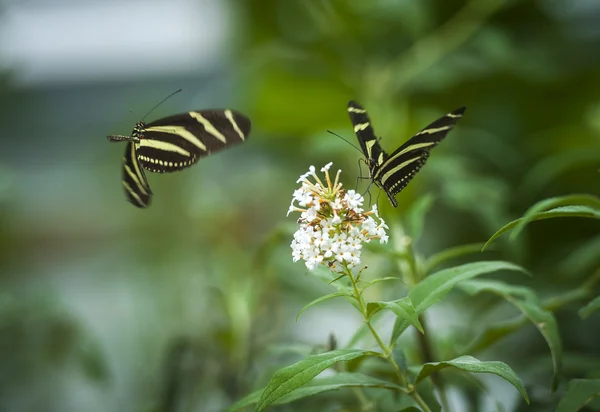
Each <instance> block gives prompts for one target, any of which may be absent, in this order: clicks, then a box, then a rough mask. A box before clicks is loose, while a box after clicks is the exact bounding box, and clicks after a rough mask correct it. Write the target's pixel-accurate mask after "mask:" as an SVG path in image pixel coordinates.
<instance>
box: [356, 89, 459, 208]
mask: <svg viewBox="0 0 600 412" xmlns="http://www.w3.org/2000/svg"><path fill="white" fill-rule="evenodd" d="M465 110H466V107H464V106H463V107H461V108H459V109H456V110H454V111H452V112H450V113H448V114H447V115H445V116H444V117H441V118H439V119H438V120H436V121H435V122H433V123H431V124H430V125H429V126H427V127H426V128H424V129H423V130H421V131H420V132H419V133H417V134H415V135H414V136H413V137H411V138H410V139H408V140H407V141H406V142H405V143H404V144H402V146H400V147H399V148H398V149H396V150H395V151H394V152H393V153H392V154H388V153H386V152H385V150H383V148H382V147H381V146H380V145H379V142H378V141H377V137H376V136H375V132H374V131H373V127H372V126H371V120H370V119H369V116H368V115H367V111H366V110H365V109H364V108H363V107H362V106H361V105H360V104H358V103H357V102H355V101H352V100H351V101H350V102H349V103H348V114H349V115H350V121H352V125H353V126H354V133H356V137H357V138H358V142H359V143H360V147H361V149H362V151H363V153H364V155H365V157H366V163H367V166H368V168H369V176H370V178H371V181H372V182H373V183H374V184H375V185H377V186H378V187H380V188H381V189H383V191H384V192H385V194H386V195H387V197H388V198H389V199H390V202H391V203H392V206H394V207H397V206H398V202H397V201H396V198H395V196H396V194H398V193H399V192H400V191H401V190H402V189H404V188H405V187H406V185H407V184H408V182H410V181H411V179H412V178H413V177H414V176H415V174H416V173H417V172H418V171H419V169H421V167H423V165H424V164H425V162H426V161H427V158H428V157H429V152H430V150H431V149H433V148H434V147H435V146H437V144H438V143H439V142H440V141H441V140H442V139H443V138H444V137H446V135H447V134H448V132H449V131H450V130H452V128H453V127H454V126H455V125H456V123H457V122H458V120H460V118H461V117H462V115H463V113H464V112H465Z"/></svg>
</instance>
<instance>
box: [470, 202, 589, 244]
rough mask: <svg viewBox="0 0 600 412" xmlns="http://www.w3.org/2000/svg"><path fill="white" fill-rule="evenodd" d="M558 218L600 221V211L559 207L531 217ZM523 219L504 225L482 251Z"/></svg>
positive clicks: (587, 208)
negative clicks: (586, 218) (585, 218)
mask: <svg viewBox="0 0 600 412" xmlns="http://www.w3.org/2000/svg"><path fill="white" fill-rule="evenodd" d="M556 217H589V218H592V219H600V209H599V210H596V209H592V208H590V207H587V206H562V207H557V208H556V209H552V210H548V211H545V212H540V213H537V214H535V215H534V216H532V217H531V219H530V220H531V221H534V220H543V219H552V218H556ZM520 221H521V218H519V219H517V220H513V221H512V222H510V223H508V224H506V225H504V226H503V227H502V228H500V229H499V230H498V231H497V232H496V233H494V234H493V235H492V237H491V238H490V239H489V240H488V241H487V242H486V243H485V245H484V246H483V249H482V250H485V248H486V247H488V246H489V245H490V244H491V243H492V242H493V241H494V240H496V239H497V238H498V237H500V235H502V234H503V233H504V232H507V231H509V230H510V229H512V228H513V227H515V226H516V225H518V224H519V222H520Z"/></svg>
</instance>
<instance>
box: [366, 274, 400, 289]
mask: <svg viewBox="0 0 600 412" xmlns="http://www.w3.org/2000/svg"><path fill="white" fill-rule="evenodd" d="M388 280H399V281H402V279H400V278H397V277H395V276H388V277H385V278H379V279H375V280H372V281H370V282H366V286H365V287H364V288H363V292H364V291H365V290H367V289H368V288H370V287H371V286H373V285H375V284H377V283H379V282H387V281H388Z"/></svg>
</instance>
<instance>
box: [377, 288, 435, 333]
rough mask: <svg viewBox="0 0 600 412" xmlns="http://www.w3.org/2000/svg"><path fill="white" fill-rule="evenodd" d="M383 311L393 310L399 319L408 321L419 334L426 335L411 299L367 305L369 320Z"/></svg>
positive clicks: (405, 298)
mask: <svg viewBox="0 0 600 412" xmlns="http://www.w3.org/2000/svg"><path fill="white" fill-rule="evenodd" d="M381 309H389V310H391V311H392V312H394V314H395V315H396V316H397V317H398V318H400V319H403V320H405V321H408V322H409V323H410V324H411V325H413V326H414V327H415V328H417V330H418V331H419V332H421V333H425V332H424V331H423V326H421V322H419V316H418V315H417V313H416V312H415V308H414V306H413V304H412V302H411V300H410V298H408V297H404V298H402V299H398V300H395V301H393V302H369V303H367V316H368V318H369V319H370V318H371V317H373V315H375V314H376V313H377V312H379V311H380V310H381Z"/></svg>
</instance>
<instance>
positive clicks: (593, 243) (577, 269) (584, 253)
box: [559, 236, 600, 275]
mask: <svg viewBox="0 0 600 412" xmlns="http://www.w3.org/2000/svg"><path fill="white" fill-rule="evenodd" d="M598 266H600V236H597V237H595V238H593V239H590V240H589V241H586V242H585V243H584V244H582V245H581V246H579V247H578V248H577V249H576V250H575V251H574V252H572V253H571V254H570V255H569V256H568V257H566V258H565V259H563V260H562V261H560V263H559V271H561V272H564V273H568V274H569V275H572V274H573V273H584V272H589V271H591V270H593V269H595V268H596V267H598Z"/></svg>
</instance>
